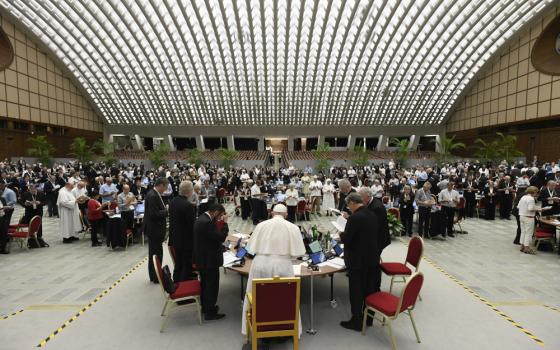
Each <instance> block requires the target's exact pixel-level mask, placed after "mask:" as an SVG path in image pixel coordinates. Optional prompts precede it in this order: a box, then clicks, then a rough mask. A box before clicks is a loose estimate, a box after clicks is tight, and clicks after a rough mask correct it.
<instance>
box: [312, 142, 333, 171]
mask: <svg viewBox="0 0 560 350" xmlns="http://www.w3.org/2000/svg"><path fill="white" fill-rule="evenodd" d="M330 151H331V146H330V145H329V143H328V142H325V143H324V144H322V145H317V148H315V149H314V150H313V155H314V156H315V160H316V161H317V172H319V171H323V172H324V171H325V170H327V169H328V168H329V167H330V158H329V152H330Z"/></svg>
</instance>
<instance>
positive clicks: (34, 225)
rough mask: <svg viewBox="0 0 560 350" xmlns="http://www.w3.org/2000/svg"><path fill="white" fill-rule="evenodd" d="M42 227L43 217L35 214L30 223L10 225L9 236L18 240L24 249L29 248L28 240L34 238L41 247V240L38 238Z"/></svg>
mask: <svg viewBox="0 0 560 350" xmlns="http://www.w3.org/2000/svg"><path fill="white" fill-rule="evenodd" d="M40 227H41V217H40V216H38V215H35V216H34V217H32V218H31V220H30V221H29V224H17V225H10V226H9V228H8V237H9V238H10V239H11V240H12V241H17V242H18V243H19V246H20V247H21V248H22V249H24V248H25V249H28V246H27V242H28V240H29V239H30V238H31V239H34V240H36V241H37V245H36V246H37V247H39V246H40V245H39V241H38V240H37V233H38V232H39V228H40Z"/></svg>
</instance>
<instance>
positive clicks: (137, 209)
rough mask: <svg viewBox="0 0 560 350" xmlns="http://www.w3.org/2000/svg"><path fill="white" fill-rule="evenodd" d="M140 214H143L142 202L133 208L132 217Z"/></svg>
mask: <svg viewBox="0 0 560 350" xmlns="http://www.w3.org/2000/svg"><path fill="white" fill-rule="evenodd" d="M140 214H144V202H138V204H136V207H135V208H134V216H138V215H140Z"/></svg>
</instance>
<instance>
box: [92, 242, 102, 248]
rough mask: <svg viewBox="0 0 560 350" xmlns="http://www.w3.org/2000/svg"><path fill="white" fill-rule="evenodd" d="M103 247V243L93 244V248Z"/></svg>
mask: <svg viewBox="0 0 560 350" xmlns="http://www.w3.org/2000/svg"><path fill="white" fill-rule="evenodd" d="M102 245H103V243H101V242H91V246H92V247H101V246H102Z"/></svg>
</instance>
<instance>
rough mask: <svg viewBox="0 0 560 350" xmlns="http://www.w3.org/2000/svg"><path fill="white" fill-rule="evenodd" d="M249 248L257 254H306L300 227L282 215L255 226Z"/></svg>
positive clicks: (296, 255)
mask: <svg viewBox="0 0 560 350" xmlns="http://www.w3.org/2000/svg"><path fill="white" fill-rule="evenodd" d="M247 246H248V250H249V251H250V252H251V253H253V254H257V255H259V254H260V255H278V256H288V257H293V258H295V257H298V256H303V255H304V254H305V246H304V245H303V240H302V238H301V233H300V230H299V228H298V227H297V226H296V225H294V224H292V223H291V222H289V221H287V220H284V218H283V217H282V216H280V215H275V216H273V217H272V219H269V220H266V221H263V222H261V223H260V224H258V225H257V226H256V227H255V230H254V231H253V234H252V235H251V239H250V240H249V242H248V243H247Z"/></svg>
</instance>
